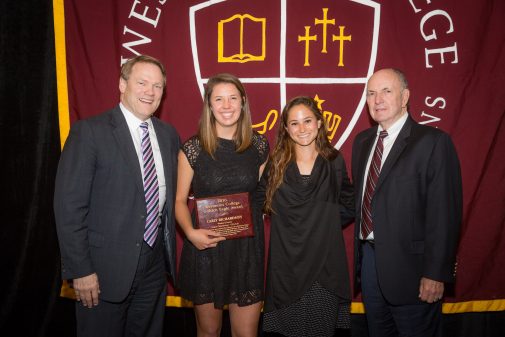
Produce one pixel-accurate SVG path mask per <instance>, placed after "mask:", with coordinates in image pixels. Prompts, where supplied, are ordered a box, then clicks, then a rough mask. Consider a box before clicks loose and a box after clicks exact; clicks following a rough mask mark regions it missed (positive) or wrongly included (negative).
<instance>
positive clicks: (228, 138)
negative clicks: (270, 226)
mask: <svg viewBox="0 0 505 337" xmlns="http://www.w3.org/2000/svg"><path fill="white" fill-rule="evenodd" d="M268 152H269V147H268V142H267V140H266V138H265V137H263V136H261V135H259V134H258V133H256V132H254V131H253V130H252V123H251V113H250V110H249V104H248V100H247V97H246V93H245V90H244V87H243V86H242V83H240V81H239V80H238V79H237V78H236V77H235V76H233V75H230V74H219V75H216V76H214V77H212V78H210V79H209V81H208V82H207V87H206V90H205V94H204V106H203V111H202V115H201V118H200V124H199V130H198V134H197V135H196V136H193V137H191V138H190V139H189V140H187V141H186V142H185V143H184V145H183V146H182V150H181V152H180V153H179V166H178V170H179V171H178V181H177V194H176V202H175V216H176V219H177V222H178V223H179V225H180V227H181V228H182V230H183V231H184V234H185V235H186V239H185V240H184V246H183V249H182V255H181V261H180V271H179V277H178V282H177V283H178V286H179V288H180V290H181V295H182V297H184V298H186V299H188V300H190V301H192V302H193V304H194V308H195V315H196V323H197V332H198V336H199V337H201V336H209V337H210V336H219V334H220V331H221V325H222V323H221V322H222V313H223V306H225V305H228V308H229V312H230V322H231V330H232V336H244V337H248V336H250V337H256V336H257V329H258V321H259V316H260V311H261V306H262V301H263V287H264V284H263V270H264V269H263V268H264V263H263V261H264V260H263V259H264V240H263V222H262V218H261V210H260V209H259V208H256V209H253V212H252V213H253V223H254V231H255V236H254V237H248V238H239V239H228V240H225V238H224V237H221V236H219V234H218V233H216V232H214V231H211V230H207V229H196V228H195V226H194V220H195V214H191V213H190V210H189V208H188V204H187V201H188V196H189V193H190V190H192V192H193V194H194V196H195V198H208V197H213V196H220V195H226V194H234V193H241V192H248V193H252V192H254V190H255V189H256V187H257V185H258V180H259V177H260V176H261V173H262V172H263V169H264V166H265V162H266V159H267V157H268Z"/></svg>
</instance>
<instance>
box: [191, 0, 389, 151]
mask: <svg viewBox="0 0 505 337" xmlns="http://www.w3.org/2000/svg"><path fill="white" fill-rule="evenodd" d="M189 15H190V35H191V46H192V57H193V65H194V70H195V77H196V81H197V84H198V87H199V90H200V93H201V94H202V95H203V92H204V87H205V83H206V82H207V80H208V78H209V77H211V76H212V75H214V74H217V73H222V72H229V73H232V74H234V75H236V76H237V77H238V78H240V80H241V81H242V83H244V86H245V87H246V90H247V92H248V96H249V104H250V106H251V111H252V114H253V116H252V118H253V124H254V127H255V129H256V130H257V131H258V132H260V133H266V134H267V135H268V136H269V138H271V136H270V135H272V134H273V131H274V124H275V121H276V120H277V117H278V116H279V115H280V113H281V111H282V108H283V107H284V105H285V104H286V102H287V101H288V100H289V99H290V98H292V97H295V96H299V95H308V96H311V97H314V98H315V99H316V101H317V102H318V104H319V107H320V108H321V110H322V111H323V114H324V116H325V118H326V120H327V124H328V128H329V132H328V137H329V138H330V140H331V142H332V144H334V145H335V147H337V148H340V147H341V146H342V144H344V142H345V141H346V140H347V138H348V136H349V134H350V132H351V131H352V129H353V127H354V125H355V124H356V122H357V120H358V118H359V116H360V114H361V112H362V111H363V108H364V105H365V102H366V95H365V93H366V92H365V87H366V81H367V79H368V78H369V77H370V76H371V74H372V73H373V71H374V68H375V62H376V56H377V46H378V35H379V22H380V5H379V4H378V3H376V2H374V1H369V0H347V1H327V0H313V1H310V2H308V1H303V0H290V1H287V0H278V1H271V0H262V1H254V2H253V1H246V0H236V1H226V0H217V1H215V0H214V1H206V2H202V3H199V4H197V5H195V6H192V7H191V8H190V10H189ZM209 23H210V24H209Z"/></svg>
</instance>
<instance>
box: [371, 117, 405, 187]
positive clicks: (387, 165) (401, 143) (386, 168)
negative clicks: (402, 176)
mask: <svg viewBox="0 0 505 337" xmlns="http://www.w3.org/2000/svg"><path fill="white" fill-rule="evenodd" d="M413 123H414V121H413V120H412V119H411V118H410V117H408V118H407V121H406V122H405V124H404V125H403V127H402V129H401V130H400V133H399V134H398V137H397V138H396V140H395V143H394V144H393V147H392V148H391V151H390V152H389V154H388V157H387V158H386V161H385V162H384V164H383V165H382V168H381V172H380V174H379V180H378V181H377V186H376V187H375V192H377V191H378V190H379V189H380V187H381V185H382V183H383V182H384V180H386V178H387V176H388V174H389V172H390V171H391V168H392V167H393V166H394V164H395V163H396V161H397V160H398V158H399V157H400V154H401V153H402V152H403V150H404V149H405V146H407V144H408V138H409V136H410V131H411V129H412V124H413Z"/></svg>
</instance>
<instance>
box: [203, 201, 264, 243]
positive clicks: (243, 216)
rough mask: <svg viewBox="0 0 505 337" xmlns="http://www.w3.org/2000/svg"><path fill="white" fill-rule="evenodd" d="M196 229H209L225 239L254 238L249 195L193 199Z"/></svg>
mask: <svg viewBox="0 0 505 337" xmlns="http://www.w3.org/2000/svg"><path fill="white" fill-rule="evenodd" d="M195 201H196V215H197V221H198V223H197V227H198V228H205V229H211V230H213V231H215V232H217V233H219V234H220V235H222V236H224V237H226V239H236V238H243V237H248V236H254V227H253V223H252V216H251V208H250V203H249V193H237V194H227V195H220V196H217V197H210V198H195Z"/></svg>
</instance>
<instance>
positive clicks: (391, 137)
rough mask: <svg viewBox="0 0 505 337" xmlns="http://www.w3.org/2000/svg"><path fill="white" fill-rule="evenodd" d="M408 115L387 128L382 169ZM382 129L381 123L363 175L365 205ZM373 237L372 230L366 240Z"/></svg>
mask: <svg viewBox="0 0 505 337" xmlns="http://www.w3.org/2000/svg"><path fill="white" fill-rule="evenodd" d="M408 116H409V114H408V113H406V114H405V115H403V116H402V117H400V119H398V120H397V121H396V122H394V123H393V125H391V126H390V127H389V129H387V130H386V131H387V132H388V135H387V137H386V138H384V140H383V145H384V149H383V150H382V159H381V170H382V166H384V163H385V162H386V158H387V157H388V155H389V152H391V148H392V147H393V144H394V143H395V140H396V138H397V137H398V134H399V133H400V130H401V129H402V128H403V125H404V124H405V122H406V121H407V118H408ZM381 131H383V129H382V127H381V126H380V125H379V126H378V127H377V135H376V136H375V141H374V143H373V146H372V148H371V150H370V155H369V156H368V161H367V163H366V170H365V176H364V177H363V190H362V191H361V204H362V205H363V196H364V195H365V187H366V179H367V177H368V170H369V169H370V163H371V162H372V157H373V154H374V152H375V145H376V144H377V140H378V139H379V133H380V132H381ZM379 177H380V174H379ZM372 198H373V197H372ZM362 235H363V234H362V233H361V231H360V233H359V238H360V239H362V240H363V239H364V238H363V237H362ZM373 239H374V235H373V231H372V232H370V234H369V235H368V237H367V238H366V240H373Z"/></svg>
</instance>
